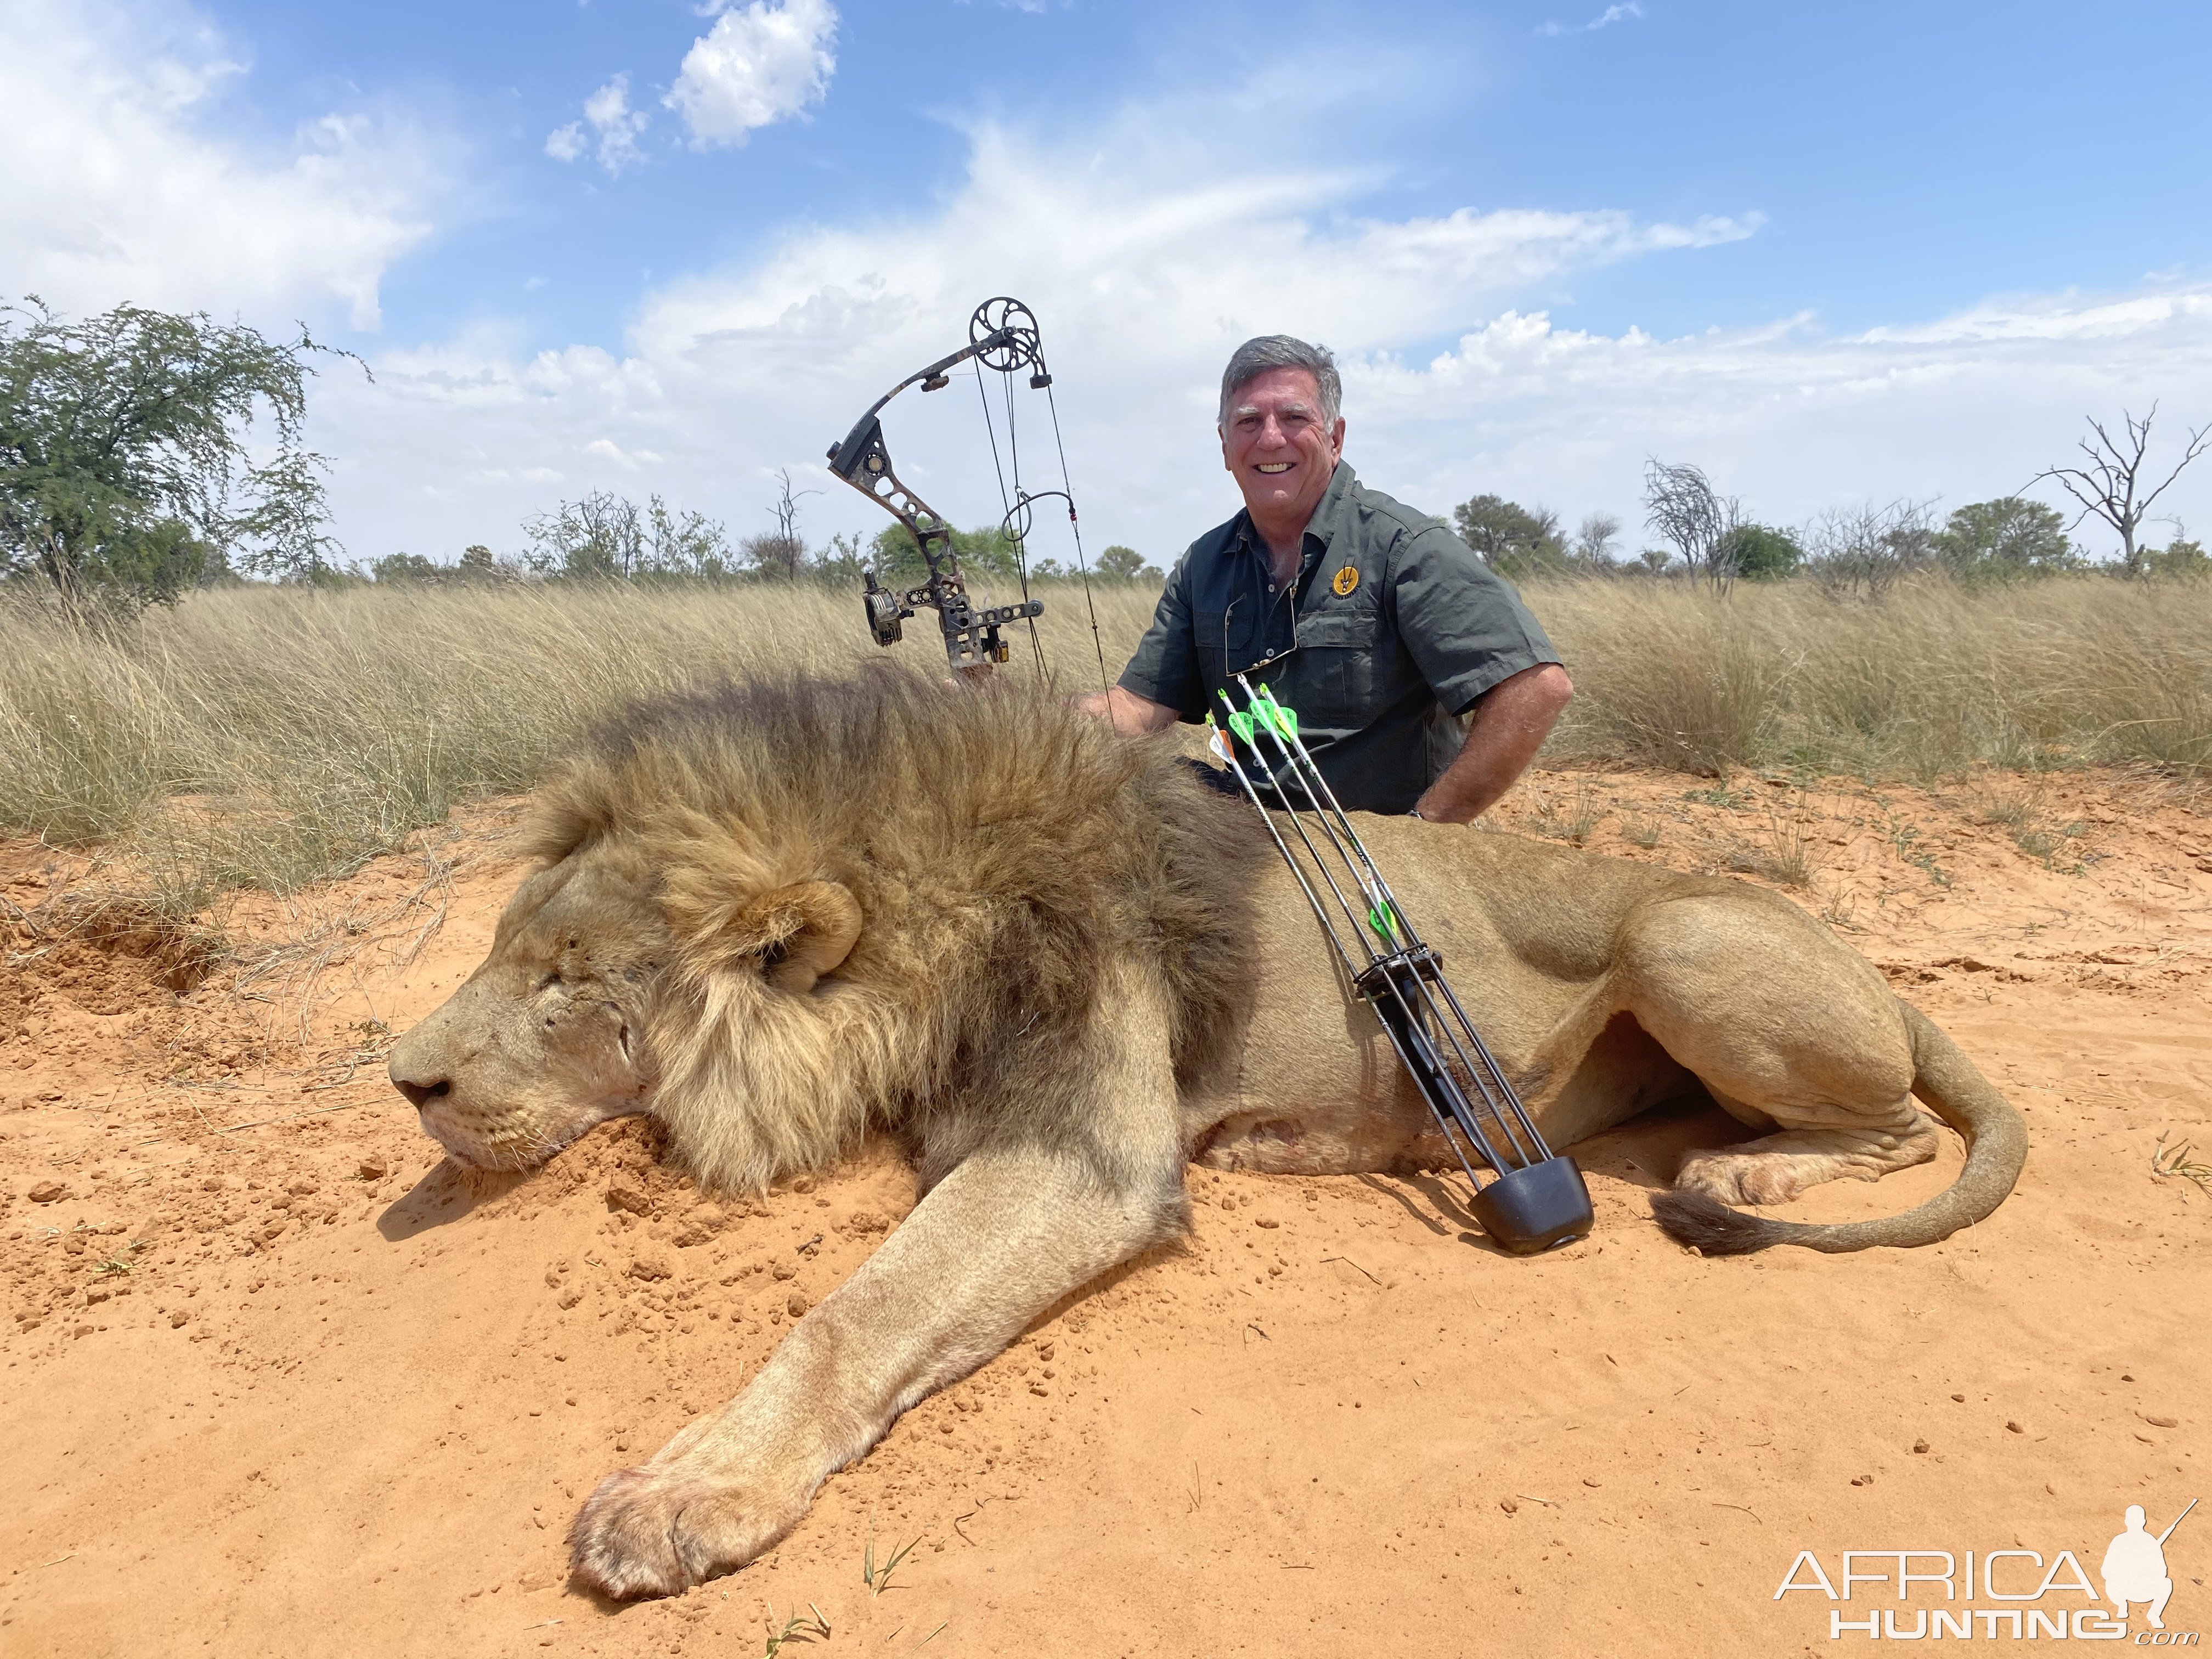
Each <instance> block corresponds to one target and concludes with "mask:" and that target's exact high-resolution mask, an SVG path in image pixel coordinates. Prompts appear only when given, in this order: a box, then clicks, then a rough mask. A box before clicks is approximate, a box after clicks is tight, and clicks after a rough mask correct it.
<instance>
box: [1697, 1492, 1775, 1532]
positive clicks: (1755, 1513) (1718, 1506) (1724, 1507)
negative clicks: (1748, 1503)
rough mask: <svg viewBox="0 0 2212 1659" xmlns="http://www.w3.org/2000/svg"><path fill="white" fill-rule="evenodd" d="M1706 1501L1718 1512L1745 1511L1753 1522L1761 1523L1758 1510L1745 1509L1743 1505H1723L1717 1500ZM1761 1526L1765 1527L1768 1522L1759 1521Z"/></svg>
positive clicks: (1708, 1499)
mask: <svg viewBox="0 0 2212 1659" xmlns="http://www.w3.org/2000/svg"><path fill="white" fill-rule="evenodd" d="M1705 1501H1706V1502H1707V1503H1709V1504H1711V1505H1712V1506H1713V1507H1714V1508H1715V1509H1717V1510H1743V1512H1744V1513H1745V1514H1746V1515H1747V1516H1750V1517H1751V1518H1752V1519H1753V1520H1754V1521H1759V1511H1758V1510H1753V1509H1744V1506H1743V1505H1742V1504H1723V1503H1722V1502H1721V1500H1720V1499H1719V1498H1707V1499H1706V1500H1705ZM1765 1524H1766V1522H1764V1521H1759V1525H1760V1526H1762V1527H1763V1526H1765Z"/></svg>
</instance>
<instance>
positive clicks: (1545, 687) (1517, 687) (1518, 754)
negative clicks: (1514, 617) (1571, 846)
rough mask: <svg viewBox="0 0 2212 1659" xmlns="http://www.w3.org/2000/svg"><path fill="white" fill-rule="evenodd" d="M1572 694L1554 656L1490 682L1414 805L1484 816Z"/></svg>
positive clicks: (1459, 818) (1450, 814) (1455, 818)
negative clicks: (1462, 739) (1457, 742)
mask: <svg viewBox="0 0 2212 1659" xmlns="http://www.w3.org/2000/svg"><path fill="white" fill-rule="evenodd" d="M1117 689H1118V688H1117ZM1127 695H1128V694H1127V692H1121V696H1127ZM1574 695H1575V684H1574V682H1573V681H1572V680H1571V679H1569V678H1567V671H1566V670H1565V669H1564V668H1562V667H1560V666H1559V664H1557V663H1555V662H1547V663H1539V664H1537V665H1536V666H1535V667H1534V668H1524V669H1522V671H1520V672H1519V673H1517V674H1516V675H1514V676H1513V677H1512V678H1510V679H1504V680H1500V681H1499V682H1498V684H1495V685H1493V686H1492V687H1491V688H1490V690H1487V691H1486V692H1484V693H1483V694H1482V695H1481V696H1480V697H1478V698H1476V699H1475V703H1474V711H1473V714H1472V715H1471V716H1470V718H1469V719H1468V727H1467V743H1466V744H1465V746H1464V747H1462V749H1461V750H1460V751H1459V755H1458V757H1457V758H1455V760H1454V761H1453V762H1452V763H1451V764H1450V765H1449V766H1448V767H1446V768H1445V769H1444V775H1443V776H1442V777H1440V778H1438V779H1437V781H1435V782H1434V783H1432V784H1431V785H1430V786H1429V788H1428V793H1426V794H1425V795H1423V796H1422V797H1421V799H1419V801H1418V802H1416V803H1415V805H1414V807H1413V810H1414V811H1416V812H1419V814H1420V815H1421V816H1422V817H1425V818H1427V819H1430V820H1431V821H1432V822H1434V823H1472V822H1473V821H1474V819H1475V818H1477V817H1480V816H1481V815H1482V814H1483V813H1484V812H1486V811H1489V809H1490V808H1491V806H1492V805H1494V804H1495V803H1496V802H1497V801H1498V798H1499V797H1500V796H1502V795H1504V793H1505V792H1506V791H1507V790H1508V789H1510V788H1511V787H1513V784H1514V781H1515V780H1516V779H1517V778H1518V777H1519V776H1520V775H1522V773H1523V772H1525V771H1527V770H1528V763H1529V762H1530V761H1532V760H1534V759H1535V758H1536V751H1537V750H1539V749H1541V748H1542V747H1543V746H1544V739H1545V738H1547V737H1548V736H1550V735H1551V731H1552V724H1553V721H1555V720H1558V719H1559V711H1560V710H1561V709H1563V708H1565V707H1566V706H1567V703H1568V702H1569V700H1570V699H1571V698H1572V697H1573V696H1574ZM1133 701H1140V699H1133ZM1155 706H1157V705H1155Z"/></svg>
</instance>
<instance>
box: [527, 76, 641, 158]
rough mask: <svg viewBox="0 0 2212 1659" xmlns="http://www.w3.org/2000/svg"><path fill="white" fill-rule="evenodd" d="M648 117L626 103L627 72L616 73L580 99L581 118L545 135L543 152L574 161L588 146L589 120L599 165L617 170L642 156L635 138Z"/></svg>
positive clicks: (589, 142) (639, 133)
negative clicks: (581, 106) (582, 116)
mask: <svg viewBox="0 0 2212 1659" xmlns="http://www.w3.org/2000/svg"><path fill="white" fill-rule="evenodd" d="M650 119H651V117H649V116H647V114H646V113H645V112H644V111H642V110H634V109H632V108H631V107H630V106H629V76H627V75H617V76H615V77H614V78H613V79H612V80H611V81H609V82H607V83H606V85H605V86H603V87H601V88H599V90H598V91H597V92H595V93H593V94H592V95H591V96H590V97H588V98H586V100H584V118H583V120H581V121H571V122H569V123H568V125H566V126H560V127H556V128H554V129H553V131H551V132H550V133H548V134H547V135H546V137H545V153H546V154H547V155H550V156H551V157H552V158H553V159H554V160H555V161H576V160H578V159H579V158H580V157H581V156H582V155H583V154H584V152H585V151H586V150H587V149H591V148H592V137H591V136H589V135H586V132H585V131H584V128H585V125H586V123H589V124H590V126H591V129H592V134H593V135H596V136H597V137H598V140H599V165H600V166H601V167H605V169H606V170H607V172H608V173H620V172H621V171H622V170H623V168H624V167H635V166H636V165H637V163H639V162H640V161H643V160H645V152H644V151H643V150H642V149H640V148H639V147H638V142H637V141H638V138H639V137H640V136H641V135H642V134H643V133H644V131H645V129H646V124H647V121H649V120H650Z"/></svg>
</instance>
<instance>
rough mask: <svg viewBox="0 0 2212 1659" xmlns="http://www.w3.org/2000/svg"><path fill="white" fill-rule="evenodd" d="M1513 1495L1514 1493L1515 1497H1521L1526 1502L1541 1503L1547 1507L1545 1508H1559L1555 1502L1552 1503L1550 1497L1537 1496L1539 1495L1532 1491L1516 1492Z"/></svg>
mask: <svg viewBox="0 0 2212 1659" xmlns="http://www.w3.org/2000/svg"><path fill="white" fill-rule="evenodd" d="M1513 1495H1514V1496H1515V1497H1516V1498H1521V1499H1522V1500H1524V1501H1525V1502H1528V1503H1530V1504H1542V1505H1543V1506H1544V1507H1545V1508H1546V1509H1547V1510H1555V1509H1557V1508H1559V1505H1558V1504H1554V1503H1553V1501H1552V1500H1551V1499H1550V1498H1539V1497H1537V1496H1536V1495H1535V1494H1534V1492H1516V1493H1514V1494H1513Z"/></svg>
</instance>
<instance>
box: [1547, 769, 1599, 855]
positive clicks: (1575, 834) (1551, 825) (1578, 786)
mask: <svg viewBox="0 0 2212 1659" xmlns="http://www.w3.org/2000/svg"><path fill="white" fill-rule="evenodd" d="M1604 816H1605V808H1604V807H1603V806H1601V805H1599V803H1598V798H1597V791H1596V790H1595V789H1593V788H1591V787H1590V784H1589V779H1587V778H1583V779H1578V780H1577V781H1576V783H1575V799H1574V804H1573V805H1571V807H1569V808H1568V809H1567V811H1566V812H1565V814H1564V815H1563V814H1561V813H1560V812H1559V810H1558V808H1557V807H1556V806H1555V805H1553V802H1552V800H1551V799H1550V798H1549V797H1548V796H1547V797H1544V798H1543V799H1542V801H1541V805H1539V806H1538V807H1537V809H1536V828H1537V829H1538V831H1539V832H1540V833H1541V834H1543V835H1547V836H1550V837H1551V838H1552V839H1553V841H1563V842H1566V843H1567V844H1568V845H1569V846H1571V847H1581V846H1583V845H1584V844H1585V843H1587V842H1589V838H1590V831H1591V830H1593V829H1596V828H1597V823H1598V820H1599V819H1600V818H1601V817H1604Z"/></svg>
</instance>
